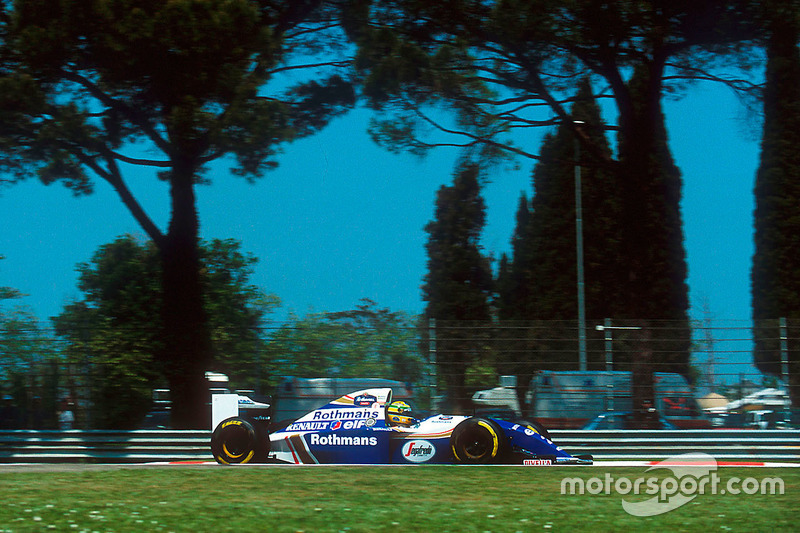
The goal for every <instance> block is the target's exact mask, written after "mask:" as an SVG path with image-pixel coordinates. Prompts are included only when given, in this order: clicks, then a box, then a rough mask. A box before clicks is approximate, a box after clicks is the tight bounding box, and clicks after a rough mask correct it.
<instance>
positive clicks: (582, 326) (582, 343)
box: [573, 120, 586, 372]
mask: <svg viewBox="0 0 800 533" xmlns="http://www.w3.org/2000/svg"><path fill="white" fill-rule="evenodd" d="M573 124H575V125H576V130H577V125H578V124H584V122H583V121H582V120H575V121H573ZM581 196H582V194H581V144H580V140H579V139H578V135H577V134H576V135H575V253H576V263H577V270H578V368H579V370H581V371H582V372H585V371H586V295H585V283H584V279H583V205H582V199H581Z"/></svg>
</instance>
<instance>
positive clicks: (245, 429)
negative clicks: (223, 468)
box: [211, 416, 269, 465]
mask: <svg viewBox="0 0 800 533" xmlns="http://www.w3.org/2000/svg"><path fill="white" fill-rule="evenodd" d="M261 433H262V432H261V431H259V430H257V429H256V428H255V427H254V426H253V424H251V423H250V422H248V421H247V420H245V419H243V418H239V417H236V416H234V417H231V418H228V419H226V420H223V421H222V422H220V424H219V425H218V426H217V428H216V429H215V430H214V433H213V434H212V435H211V453H212V455H213V456H214V459H215V460H216V461H217V462H218V463H220V464H227V465H230V464H245V463H249V462H259V461H263V460H265V459H266V453H267V452H268V451H269V450H268V449H266V448H267V447H268V445H269V439H268V438H264V436H263V435H261ZM264 441H266V442H264Z"/></svg>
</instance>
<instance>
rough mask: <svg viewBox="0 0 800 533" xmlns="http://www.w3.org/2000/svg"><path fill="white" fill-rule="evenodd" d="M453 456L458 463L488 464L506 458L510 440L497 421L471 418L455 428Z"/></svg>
mask: <svg viewBox="0 0 800 533" xmlns="http://www.w3.org/2000/svg"><path fill="white" fill-rule="evenodd" d="M450 444H451V448H452V451H453V458H454V459H455V460H456V462H458V463H465V464H488V463H497V462H500V461H502V460H504V459H505V457H506V455H507V453H508V441H507V440H506V436H505V433H503V430H502V429H500V426H498V425H497V424H496V423H494V422H492V421H491V420H487V419H485V418H469V419H467V420H464V421H463V422H461V423H460V424H459V425H458V426H456V428H455V429H454V430H453V434H452V436H451V437H450Z"/></svg>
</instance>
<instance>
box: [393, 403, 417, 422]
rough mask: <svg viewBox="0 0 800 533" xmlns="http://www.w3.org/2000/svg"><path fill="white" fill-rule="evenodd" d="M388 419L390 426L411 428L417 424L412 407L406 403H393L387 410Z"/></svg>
mask: <svg viewBox="0 0 800 533" xmlns="http://www.w3.org/2000/svg"><path fill="white" fill-rule="evenodd" d="M386 417H387V418H388V422H389V425H390V426H403V427H410V426H413V425H414V424H416V423H417V420H416V418H414V412H413V410H412V409H411V406H410V405H408V404H407V403H406V402H401V401H397V402H392V403H390V404H389V407H387V408H386Z"/></svg>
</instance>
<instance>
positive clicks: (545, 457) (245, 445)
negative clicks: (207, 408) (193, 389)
mask: <svg viewBox="0 0 800 533" xmlns="http://www.w3.org/2000/svg"><path fill="white" fill-rule="evenodd" d="M224 396H236V395H224ZM215 398H216V397H215ZM391 406H392V390H391V389H366V390H361V391H357V392H353V393H351V394H347V395H345V396H342V397H341V398H338V399H336V400H334V401H332V402H330V403H329V404H327V405H325V406H323V407H320V408H319V409H315V410H314V411H311V412H310V413H308V414H306V415H305V416H303V417H301V418H299V419H297V420H295V421H294V422H292V423H290V424H289V425H288V426H286V427H285V428H283V429H280V430H278V431H275V432H273V433H271V434H269V433H268V431H267V427H268V425H267V424H265V423H263V419H264V417H263V411H264V410H265V409H267V408H268V407H269V405H268V404H257V403H256V402H253V401H252V400H250V399H249V398H247V397H245V396H238V401H237V402H236V407H237V408H238V412H237V413H236V414H234V416H229V417H227V418H225V419H224V420H222V421H221V422H219V424H217V426H216V428H215V429H214V432H213V435H212V437H211V450H212V453H213V455H214V459H216V460H217V462H218V463H221V464H240V463H248V462H272V463H292V464H397V463H400V464H402V463H406V464H442V463H444V464H454V463H455V464H458V463H462V464H489V463H503V464H521V465H531V466H545V465H571V464H592V458H591V456H575V457H573V456H572V455H570V454H568V453H567V452H565V451H564V450H562V449H561V448H560V447H558V446H556V445H555V444H553V442H552V441H551V440H550V439H549V438H547V433H546V431H545V430H544V429H543V428H537V427H535V424H530V423H513V422H508V421H505V420H497V419H493V418H482V417H468V416H457V415H435V416H431V417H428V418H425V419H424V420H421V421H414V423H413V424H409V425H395V424H393V420H396V419H397V417H395V416H390V415H389V412H390V409H391ZM231 407H233V405H231ZM254 413H261V414H260V415H257V416H252V415H253V414H254ZM228 414H231V412H230V410H229V412H228ZM218 418H219V417H218ZM259 418H261V420H259ZM412 420H413V419H412Z"/></svg>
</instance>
